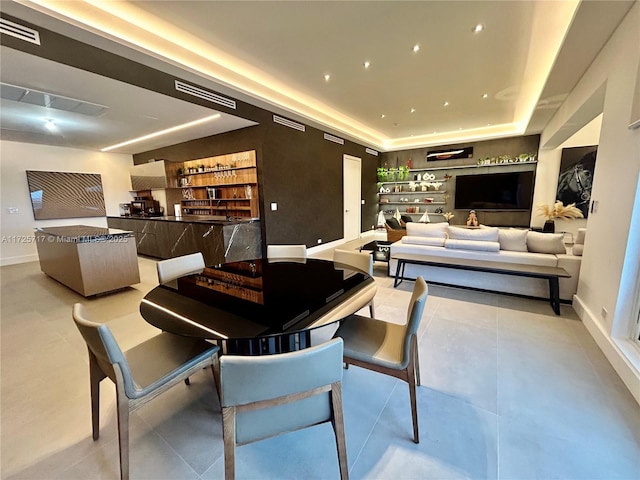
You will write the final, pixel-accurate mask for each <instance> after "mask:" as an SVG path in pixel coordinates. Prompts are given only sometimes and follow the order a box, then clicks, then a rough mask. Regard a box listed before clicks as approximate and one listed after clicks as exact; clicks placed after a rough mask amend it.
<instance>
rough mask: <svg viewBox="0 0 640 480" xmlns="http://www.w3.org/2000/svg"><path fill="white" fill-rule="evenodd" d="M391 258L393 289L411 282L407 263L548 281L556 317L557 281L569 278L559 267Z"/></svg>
mask: <svg viewBox="0 0 640 480" xmlns="http://www.w3.org/2000/svg"><path fill="white" fill-rule="evenodd" d="M392 258H393V259H395V260H397V262H398V263H397V265H396V275H395V279H394V282H393V287H394V288H395V287H397V286H398V285H400V283H402V281H403V280H411V279H408V278H405V277H404V267H405V265H406V264H407V263H409V264H412V265H426V266H431V267H444V268H454V269H458V270H472V271H475V272H487V273H502V274H505V275H515V276H518V277H532V278H543V279H545V280H548V281H549V303H550V304H551V308H553V311H554V312H555V313H556V315H560V286H559V283H558V279H560V278H570V277H571V275H570V274H569V272H567V271H566V270H565V269H564V268H561V267H543V266H538V265H525V264H521V263H506V262H489V261H486V260H465V259H458V258H442V257H435V256H427V255H407V254H402V253H400V254H396V255H393V256H392Z"/></svg>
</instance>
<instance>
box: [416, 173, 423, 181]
mask: <svg viewBox="0 0 640 480" xmlns="http://www.w3.org/2000/svg"><path fill="white" fill-rule="evenodd" d="M415 180H416V181H417V182H419V181H421V180H422V175H420V174H417V175H416V176H415Z"/></svg>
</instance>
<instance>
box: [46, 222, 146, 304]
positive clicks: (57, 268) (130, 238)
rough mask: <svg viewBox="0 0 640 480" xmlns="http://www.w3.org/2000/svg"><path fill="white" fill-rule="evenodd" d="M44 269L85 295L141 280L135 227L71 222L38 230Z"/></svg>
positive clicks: (49, 274) (115, 288)
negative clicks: (112, 226) (131, 229)
mask: <svg viewBox="0 0 640 480" xmlns="http://www.w3.org/2000/svg"><path fill="white" fill-rule="evenodd" d="M35 237H36V246H37V248H38V258H39V260H40V270H42V271H43V272H44V273H46V274H47V275H48V276H50V277H51V278H54V279H55V280H57V281H59V282H60V283H62V284H64V285H66V286H67V287H69V288H71V289H72V290H75V291H76V292H78V293H79V294H81V295H84V296H85V297H88V296H92V295H97V294H99V293H105V292H109V291H112V290H118V289H121V288H124V287H128V286H129V285H133V284H135V283H139V282H140V272H139V270H138V258H137V255H136V247H135V238H134V234H133V232H131V231H125V230H120V229H114V228H104V227H92V226H87V225H70V226H64V227H46V228H38V229H36V231H35Z"/></svg>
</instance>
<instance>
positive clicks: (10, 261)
mask: <svg viewBox="0 0 640 480" xmlns="http://www.w3.org/2000/svg"><path fill="white" fill-rule="evenodd" d="M37 261H38V254H37V253H34V254H32V255H20V256H19V257H5V258H1V259H0V266H2V267H4V266H7V265H17V264H19V263H29V262H37Z"/></svg>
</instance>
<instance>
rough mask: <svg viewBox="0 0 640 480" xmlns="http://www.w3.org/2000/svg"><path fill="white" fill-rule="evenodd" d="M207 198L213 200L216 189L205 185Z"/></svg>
mask: <svg viewBox="0 0 640 480" xmlns="http://www.w3.org/2000/svg"><path fill="white" fill-rule="evenodd" d="M207 198H210V199H213V200H215V198H216V189H215V188H213V187H207Z"/></svg>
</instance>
